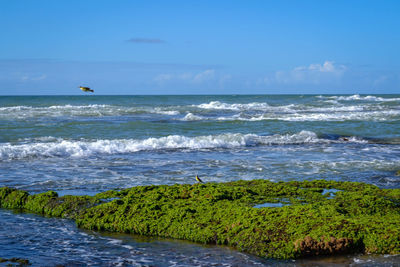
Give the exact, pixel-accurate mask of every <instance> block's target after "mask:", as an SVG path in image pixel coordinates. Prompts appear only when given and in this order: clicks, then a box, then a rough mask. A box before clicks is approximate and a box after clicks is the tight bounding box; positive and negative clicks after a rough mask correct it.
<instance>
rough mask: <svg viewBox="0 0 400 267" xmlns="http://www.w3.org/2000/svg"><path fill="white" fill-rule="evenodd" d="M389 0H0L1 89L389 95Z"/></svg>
mask: <svg viewBox="0 0 400 267" xmlns="http://www.w3.org/2000/svg"><path fill="white" fill-rule="evenodd" d="M399 14H400V1H395V0H393V1H385V0H382V1H367V0H360V1H350V0H348V1H340V0H338V1H285V0H283V1H278V0H276V1H267V0H265V1H256V0H254V1H224V0H220V1H206V0H204V1H187V0H186V1H174V0H169V1H151V0H150V1H118V0H116V1H111V0H109V1H101V0H96V1H90V0H85V1H82V0H81V1H74V0H69V1H61V0H60V1H53V0H52V1H41V0H37V1H28V0H19V1H12V0H2V1H0V27H1V37H0V39H1V42H0V95H10V94H11V95H24V94H25V95H39V94H81V92H80V91H79V89H78V88H77V87H78V86H79V85H85V86H90V87H92V88H93V89H94V90H95V93H96V94H277V93H283V94H290V93H301V94H308V93H315V94H326V93H330V94H339V93H341V94H343V93H349V94H355V93H366V94H372V93H375V94H384V93H400V90H399V89H400V63H399V62H400V52H399V47H400V16H399Z"/></svg>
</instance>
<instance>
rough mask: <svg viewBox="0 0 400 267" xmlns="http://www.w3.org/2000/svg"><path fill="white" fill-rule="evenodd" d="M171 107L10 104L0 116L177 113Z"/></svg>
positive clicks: (9, 117)
mask: <svg viewBox="0 0 400 267" xmlns="http://www.w3.org/2000/svg"><path fill="white" fill-rule="evenodd" d="M171 108H173V107H155V108H151V107H129V106H115V105H99V104H93V105H81V106H75V105H57V106H48V107H32V106H11V107H0V118H5V119H26V118H34V117H62V116H121V115H129V114H137V113H138V114H140V113H153V114H162V115H169V116H174V115H179V114H180V112H179V111H178V110H174V109H172V110H171Z"/></svg>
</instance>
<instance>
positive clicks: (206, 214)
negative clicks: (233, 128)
mask: <svg viewBox="0 0 400 267" xmlns="http://www.w3.org/2000/svg"><path fill="white" fill-rule="evenodd" d="M328 189H329V190H328ZM326 192H328V193H326ZM268 203H275V204H276V203H284V204H285V205H270V206H272V207H268V205H259V204H268ZM256 205H259V206H265V207H262V208H255V207H254V206H256ZM0 206H1V207H5V208H19V209H27V210H30V211H33V212H37V213H40V214H43V215H48V216H59V217H69V218H73V219H75V221H76V223H77V225H78V227H81V228H85V229H92V230H101V231H103V230H104V231H113V232H124V233H133V234H141V235H148V236H161V237H170V238H177V239H186V240H191V241H195V242H201V243H207V244H224V245H228V246H231V247H234V248H236V249H238V250H241V251H245V252H248V253H252V254H255V255H258V256H262V257H271V258H281V259H286V258H298V257H306V256H314V255H334V254H339V253H353V252H365V253H386V254H398V253H400V189H379V188H378V187H376V186H374V185H368V184H364V183H352V182H334V181H325V180H315V181H304V182H299V181H292V182H278V183H273V182H270V181H267V180H253V181H236V182H229V183H207V184H195V185H188V184H183V185H172V186H166V185H159V186H154V185H153V186H137V187H133V188H130V189H124V190H121V191H107V192H103V193H100V194H98V195H96V196H93V197H89V196H64V197H58V196H57V194H56V193H55V192H51V191H50V192H47V193H42V194H37V195H29V194H28V193H27V192H24V191H19V190H15V189H10V188H1V189H0Z"/></svg>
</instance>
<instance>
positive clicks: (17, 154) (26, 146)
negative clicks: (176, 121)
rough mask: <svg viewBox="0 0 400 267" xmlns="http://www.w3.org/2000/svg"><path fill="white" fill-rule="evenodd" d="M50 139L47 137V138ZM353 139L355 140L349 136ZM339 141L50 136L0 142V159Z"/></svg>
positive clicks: (307, 136) (306, 136) (304, 136)
mask: <svg viewBox="0 0 400 267" xmlns="http://www.w3.org/2000/svg"><path fill="white" fill-rule="evenodd" d="M50 140H51V139H50ZM347 141H348V142H353V141H354V142H355V141H357V140H356V139H351V138H350V139H349V140H347ZM329 142H341V141H339V140H336V141H334V140H328V139H323V138H319V137H318V136H317V134H316V133H314V132H311V131H301V132H299V133H294V134H275V135H269V136H260V135H256V134H241V133H227V134H220V135H206V136H195V137H187V136H182V135H169V136H165V137H158V138H155V137H152V138H147V139H143V140H140V139H115V140H108V139H106V140H94V141H93V140H68V139H54V141H52V142H48V141H46V142H32V143H20V144H11V143H2V144H0V160H13V159H23V158H37V157H89V156H93V155H98V154H119V153H135V152H138V151H145V150H150V151H151V150H169V149H194V150H198V149H215V148H237V147H246V146H258V145H286V144H311V143H329Z"/></svg>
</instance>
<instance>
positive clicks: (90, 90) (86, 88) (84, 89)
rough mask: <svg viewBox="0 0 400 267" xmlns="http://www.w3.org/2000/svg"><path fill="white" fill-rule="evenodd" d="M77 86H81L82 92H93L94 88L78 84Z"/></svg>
mask: <svg viewBox="0 0 400 267" xmlns="http://www.w3.org/2000/svg"><path fill="white" fill-rule="evenodd" d="M79 88H81V90H82V91H84V92H92V93H93V92H94V90H93V89H90V88H89V87H84V86H79Z"/></svg>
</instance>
